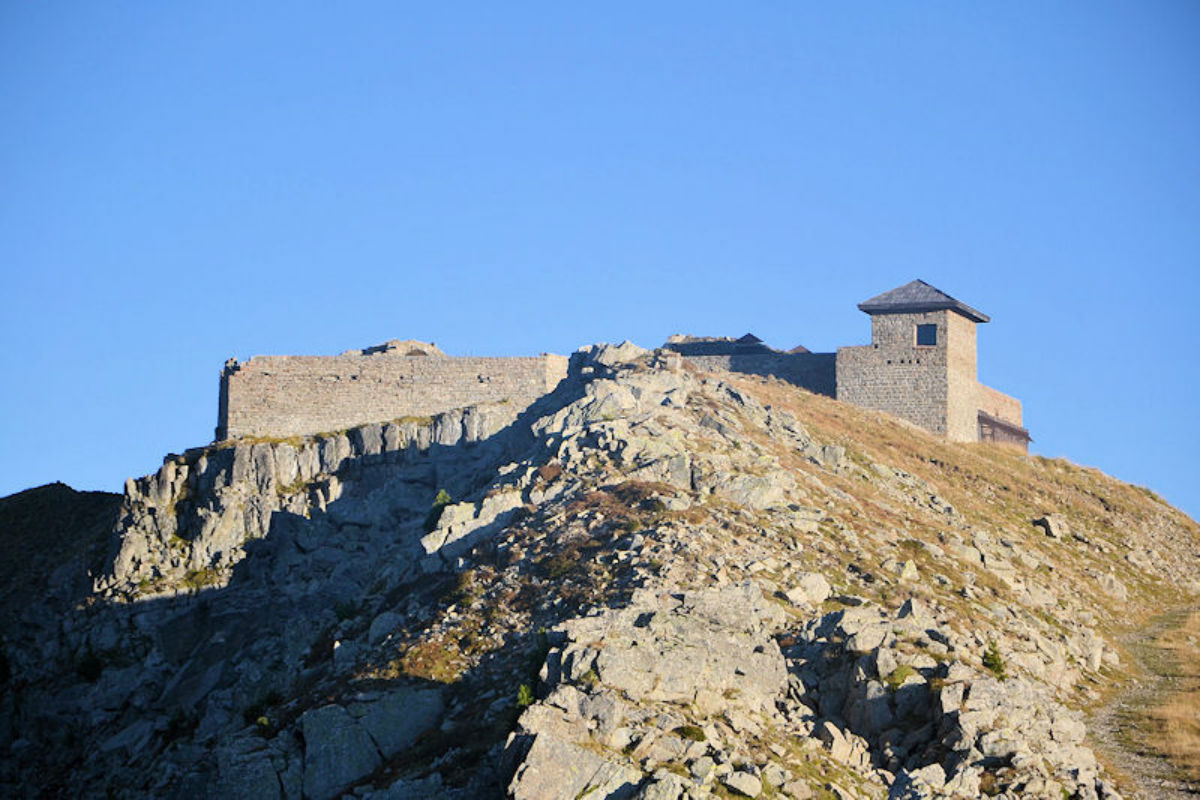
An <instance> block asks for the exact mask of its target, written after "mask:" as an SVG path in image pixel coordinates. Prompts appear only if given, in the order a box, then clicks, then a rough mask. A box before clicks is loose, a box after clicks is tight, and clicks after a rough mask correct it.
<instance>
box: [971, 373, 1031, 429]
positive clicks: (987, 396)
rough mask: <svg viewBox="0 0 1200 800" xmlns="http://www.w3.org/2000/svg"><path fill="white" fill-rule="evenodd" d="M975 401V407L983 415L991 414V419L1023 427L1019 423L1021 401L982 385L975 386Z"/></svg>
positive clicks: (1022, 424)
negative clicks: (994, 418)
mask: <svg viewBox="0 0 1200 800" xmlns="http://www.w3.org/2000/svg"><path fill="white" fill-rule="evenodd" d="M976 391H977V399H976V407H977V408H978V409H979V410H980V411H982V412H983V413H985V414H991V415H992V416H993V417H997V418H999V419H1002V420H1004V421H1005V422H1011V423H1012V424H1014V425H1021V426H1024V423H1023V422H1022V421H1021V419H1022V414H1021V401H1020V400H1018V399H1017V398H1015V397H1009V396H1008V395H1006V394H1004V393H1003V392H998V391H996V390H995V389H993V388H992V387H990V386H984V385H983V384H982V383H979V384H976Z"/></svg>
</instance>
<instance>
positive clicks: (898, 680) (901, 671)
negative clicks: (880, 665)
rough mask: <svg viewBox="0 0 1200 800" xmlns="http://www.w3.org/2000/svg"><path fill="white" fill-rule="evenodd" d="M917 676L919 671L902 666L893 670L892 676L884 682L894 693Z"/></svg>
mask: <svg viewBox="0 0 1200 800" xmlns="http://www.w3.org/2000/svg"><path fill="white" fill-rule="evenodd" d="M916 674H917V671H916V670H915V669H913V668H912V667H910V666H909V665H908V664H901V665H900V666H898V667H896V668H895V669H894V670H892V674H890V675H888V676H887V677H886V678H885V679H884V681H885V682H886V683H887V685H888V688H889V689H891V690H892V691H893V692H894V691H896V690H897V689H899V688H900V687H901V686H903V685H904V682H905V681H906V680H908V679H909V678H911V677H912V676H913V675H916Z"/></svg>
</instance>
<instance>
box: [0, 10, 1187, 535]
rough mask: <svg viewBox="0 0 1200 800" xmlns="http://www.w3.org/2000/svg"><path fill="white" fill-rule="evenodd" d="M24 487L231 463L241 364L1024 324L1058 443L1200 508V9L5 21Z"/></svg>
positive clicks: (1011, 363)
mask: <svg viewBox="0 0 1200 800" xmlns="http://www.w3.org/2000/svg"><path fill="white" fill-rule="evenodd" d="M0 269H2V270H3V302H2V306H0V307H2V309H3V311H2V317H0V335H2V336H3V344H4V346H3V348H2V349H0V374H2V375H3V376H4V378H3V383H4V385H3V391H2V392H0V442H2V444H0V494H7V493H11V492H14V491H17V490H20V489H22V488H26V487H29V486H33V485H38V484H41V483H45V482H48V481H51V480H56V479H57V480H63V481H66V482H68V483H70V484H72V485H73V486H75V487H77V488H102V489H110V490H119V487H120V486H121V484H122V482H123V481H124V479H125V478H126V477H127V476H130V475H140V474H144V473H147V472H151V471H153V470H154V469H156V468H157V466H158V464H159V463H161V458H162V456H163V455H164V454H166V453H168V452H171V451H176V452H178V451H181V450H183V449H184V448H187V447H189V446H194V445H199V444H204V443H206V442H207V441H209V440H210V439H211V437H212V431H213V426H214V425H215V423H216V411H217V381H218V373H219V370H220V368H221V365H222V363H223V362H224V361H225V359H226V358H229V357H230V356H236V357H239V358H242V359H245V358H247V357H249V356H252V355H255V354H268V353H275V354H286V353H292V354H332V353H337V352H341V351H342V350H346V349H349V348H353V347H361V346H364V345H369V344H373V343H378V342H380V341H383V340H386V339H389V338H410V337H411V338H419V339H428V340H433V341H436V342H437V343H438V344H439V345H441V346H442V347H443V349H445V350H446V351H447V352H450V353H452V354H479V355H502V354H513V355H517V354H533V353H538V352H542V351H551V352H559V353H566V352H570V351H571V350H573V349H575V348H577V347H579V346H581V345H583V344H586V343H590V342H593V341H601V340H609V341H615V340H622V339H626V338H629V339H632V340H634V341H636V342H638V343H640V344H643V345H648V346H653V345H656V344H659V343H661V342H662V341H663V340H664V339H665V338H666V337H667V336H668V335H669V334H671V333H675V332H690V333H697V334H734V335H740V334H741V333H744V332H746V331H748V330H750V331H754V332H755V333H757V334H758V335H759V336H761V337H763V338H764V339H766V340H767V341H768V342H769V343H771V344H774V345H776V346H781V347H791V346H793V345H795V344H798V343H802V344H805V345H806V346H808V347H809V348H811V349H814V350H832V349H834V348H836V347H837V346H839V345H845V344H861V343H865V342H866V341H867V340H868V335H869V325H868V319H867V317H866V316H865V315H863V314H861V313H860V312H859V311H857V310H856V309H855V304H856V303H858V302H859V301H861V300H864V299H866V298H867V297H870V296H872V295H874V294H877V293H879V292H881V291H884V290H886V289H890V288H892V287H894V286H897V285H900V284H902V283H906V282H907V281H909V280H911V279H913V278H918V277H919V278H923V279H925V280H926V281H928V282H930V283H932V284H934V285H935V286H938V287H940V288H942V289H944V290H945V291H947V292H949V293H950V294H952V295H954V296H956V297H958V298H960V299H962V300H963V301H965V302H967V303H969V304H971V305H973V306H975V307H977V308H979V309H981V310H983V311H984V312H986V313H988V314H990V315H991V316H992V318H993V322H992V324H990V325H985V326H982V327H981V329H980V378H981V379H982V380H983V381H985V382H986V383H989V384H991V385H993V386H996V387H997V388H1000V389H1002V390H1004V391H1006V392H1008V393H1010V394H1013V395H1016V396H1018V397H1020V398H1022V399H1023V401H1024V403H1025V412H1026V422H1027V424H1028V426H1029V428H1030V429H1031V431H1032V433H1033V436H1034V438H1035V439H1036V443H1035V445H1034V449H1035V451H1036V452H1040V453H1043V454H1046V455H1051V456H1066V457H1068V458H1070V459H1072V460H1074V461H1077V462H1079V463H1082V464H1088V465H1093V466H1098V467H1101V468H1103V469H1104V470H1105V471H1107V472H1110V473H1112V474H1114V475H1117V476H1118V477H1121V478H1124V479H1127V480H1130V481H1133V482H1135V483H1139V484H1143V485H1147V486H1150V487H1151V488H1153V489H1155V490H1157V491H1159V492H1160V493H1161V494H1163V495H1164V496H1165V497H1167V498H1168V499H1170V500H1172V501H1174V502H1175V503H1177V504H1179V505H1180V506H1182V507H1183V508H1184V509H1185V510H1187V511H1189V512H1190V513H1191V514H1192V515H1193V516H1196V515H1197V514H1200V486H1198V482H1197V467H1196V465H1197V463H1200V435H1198V429H1200V424H1198V422H1197V418H1196V417H1197V411H1198V403H1197V390H1198V389H1200V379H1198V378H1200V368H1198V366H1197V351H1198V350H1200V335H1198V333H1197V327H1196V326H1197V321H1196V312H1195V305H1196V303H1197V298H1198V297H1200V4H1197V3H1194V2H1190V0H1183V1H1181V2H1154V1H1151V2H1125V3H1111V2H1095V3H1086V4H1085V3H1057V2H1050V3H1044V2H1014V3H973V4H964V3H919V4H918V3H890V2H889V3H878V4H872V3H862V4H854V7H853V9H852V10H843V9H835V8H833V4H828V3H808V4H803V3H794V2H777V3H754V4H731V3H720V4H717V3H696V2H688V3H604V4H598V5H594V6H593V7H592V8H590V9H588V8H584V7H583V4H577V3H544V4H521V3H518V4H507V3H505V4H499V3H478V4H472V3H462V4H449V3H433V4H429V3H426V4H415V3H414V4H404V3H367V2H360V3H351V4H337V5H336V6H335V5H331V4H329V3H291V2H289V3H278V4H272V3H250V4H247V3H145V2H138V3H133V2H103V3H92V2H76V3H70V2H61V3H4V4H3V5H0Z"/></svg>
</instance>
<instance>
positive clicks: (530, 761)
mask: <svg viewBox="0 0 1200 800" xmlns="http://www.w3.org/2000/svg"><path fill="white" fill-rule="evenodd" d="M641 779H642V774H641V772H639V771H638V770H636V769H634V768H633V767H630V766H627V765H623V764H618V763H616V762H613V761H609V760H608V759H605V758H604V757H602V756H600V755H598V754H597V753H595V752H593V751H592V750H586V749H584V748H582V747H579V746H577V745H574V744H571V743H570V742H564V741H562V740H561V739H558V738H555V737H554V736H551V735H550V734H546V733H541V734H538V735H537V736H536V737H535V738H534V740H533V745H532V746H531V747H530V748H529V752H528V753H526V754H525V758H524V759H523V760H522V762H521V765H520V766H519V767H517V771H516V773H515V774H514V775H513V779H512V782H511V783H510V784H509V786H508V793H509V797H511V798H513V800H561V798H576V797H595V798H597V800H600V798H605V799H606V800H620V799H621V798H627V797H633V795H634V793H635V792H636V791H637V787H638V784H639V783H640V782H641Z"/></svg>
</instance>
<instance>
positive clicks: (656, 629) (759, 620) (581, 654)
mask: <svg viewBox="0 0 1200 800" xmlns="http://www.w3.org/2000/svg"><path fill="white" fill-rule="evenodd" d="M781 614H782V612H781V611H780V610H779V609H778V607H776V606H774V605H773V604H771V603H769V602H767V601H765V600H764V599H763V598H762V593H761V591H760V590H759V589H758V587H757V586H755V585H754V584H752V583H747V584H743V585H741V586H736V587H727V588H722V589H707V590H703V591H698V592H688V593H685V594H684V595H683V596H682V597H681V598H679V597H671V596H668V597H665V598H643V599H642V602H640V603H634V604H633V606H632V607H631V608H628V609H623V610H621V611H616V612H609V613H607V614H604V615H601V616H599V617H588V618H584V619H580V620H574V621H572V622H569V623H567V624H566V625H564V626H563V632H564V633H565V634H566V635H567V637H568V639H569V641H570V643H569V644H568V645H567V646H566V647H565V648H564V649H563V650H562V652H561V653H559V654H558V656H557V658H558V660H559V662H560V663H561V664H563V665H565V666H566V668H567V672H566V674H565V675H564V676H563V677H564V678H565V679H567V680H569V681H571V682H578V681H580V680H582V679H583V678H584V676H585V675H587V674H588V673H589V672H591V673H594V675H595V677H596V679H597V680H598V682H599V684H601V685H603V686H605V687H608V688H611V689H615V690H617V691H618V692H621V693H624V694H626V695H627V696H628V697H630V698H632V699H634V700H649V701H668V702H678V703H698V704H700V705H701V706H703V705H705V704H706V699H707V700H709V701H714V702H717V703H718V704H720V705H722V706H725V707H742V708H747V709H750V710H763V711H769V710H770V709H772V708H773V706H774V701H775V698H776V697H778V696H780V695H781V694H782V693H783V691H784V690H785V689H786V687H787V671H786V668H785V666H784V662H783V656H782V655H781V654H780V652H779V647H778V646H777V645H776V644H775V641H774V640H773V639H772V638H771V637H770V635H769V630H770V627H771V625H772V624H773V623H774V622H776V621H778V619H779V617H780V616H781ZM718 698H719V700H718ZM709 704H711V703H709Z"/></svg>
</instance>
